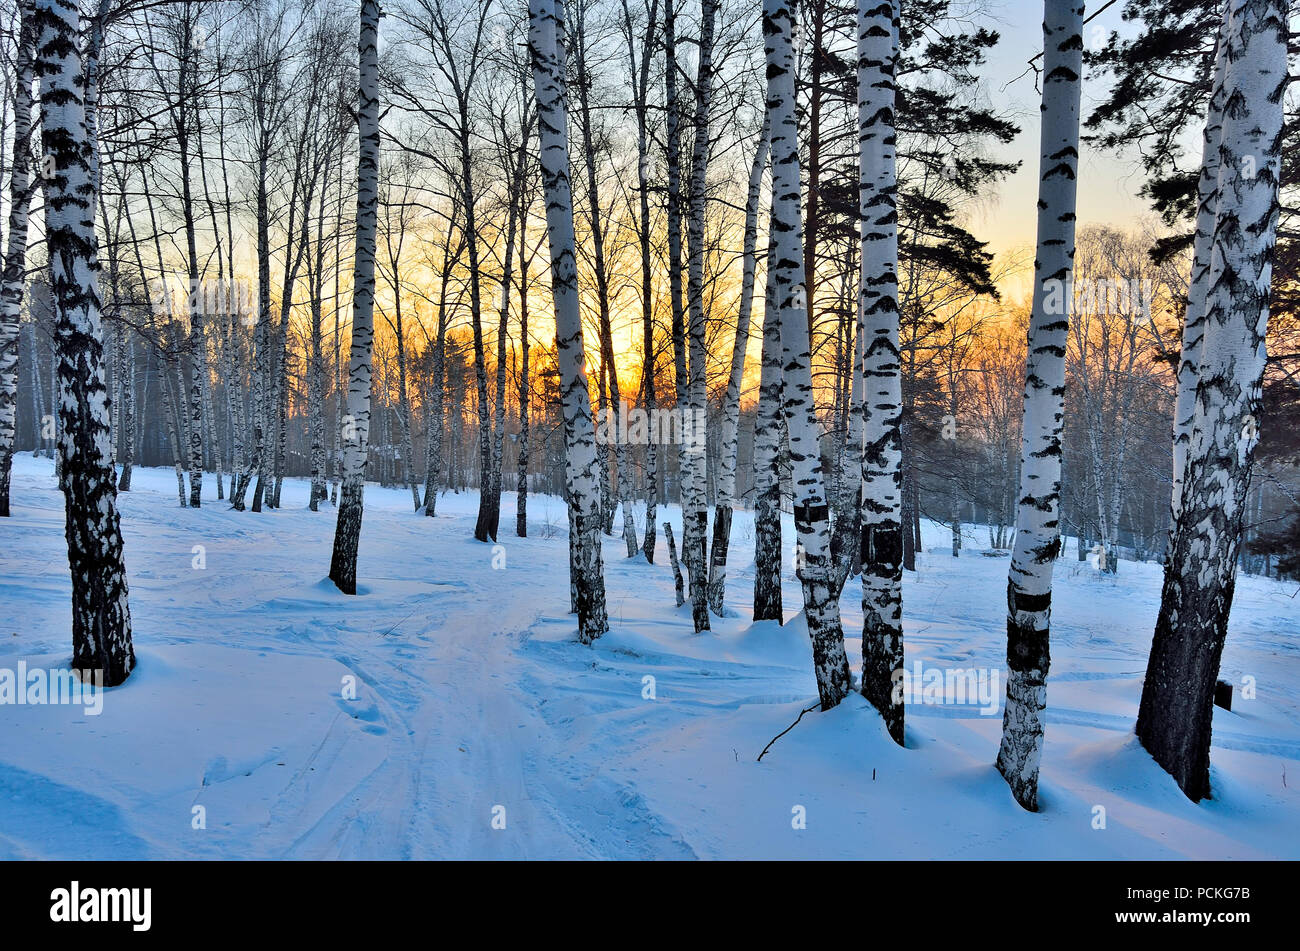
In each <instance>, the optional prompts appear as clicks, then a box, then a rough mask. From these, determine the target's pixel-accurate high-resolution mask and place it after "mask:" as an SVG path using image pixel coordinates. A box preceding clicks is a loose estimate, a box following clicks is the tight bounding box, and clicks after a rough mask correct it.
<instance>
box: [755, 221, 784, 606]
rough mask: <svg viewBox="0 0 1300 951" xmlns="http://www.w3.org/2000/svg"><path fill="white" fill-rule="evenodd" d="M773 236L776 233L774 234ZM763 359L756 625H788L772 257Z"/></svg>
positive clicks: (778, 349) (758, 439) (778, 347)
mask: <svg viewBox="0 0 1300 951" xmlns="http://www.w3.org/2000/svg"><path fill="white" fill-rule="evenodd" d="M769 230H770V229H769ZM766 271H767V277H766V289H765V292H764V308H763V354H762V365H761V369H760V371H759V381H758V407H757V408H756V410H755V413H754V620H755V621H776V622H777V623H778V624H779V623H781V622H782V620H783V616H782V604H781V551H782V549H781V465H780V463H781V401H782V395H781V389H782V381H781V370H782V366H781V353H782V348H781V311H780V308H778V307H777V304H776V283H775V277H776V271H775V269H774V268H773V267H772V251H771V249H770V248H769V249H768V253H767V267H766Z"/></svg>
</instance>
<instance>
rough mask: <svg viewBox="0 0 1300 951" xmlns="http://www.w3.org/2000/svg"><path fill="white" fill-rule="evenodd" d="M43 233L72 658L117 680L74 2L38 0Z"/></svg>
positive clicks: (103, 402) (118, 580)
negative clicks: (50, 306)
mask: <svg viewBox="0 0 1300 951" xmlns="http://www.w3.org/2000/svg"><path fill="white" fill-rule="evenodd" d="M34 14H35V22H34V25H35V29H36V30H37V31H38V38H37V40H36V47H35V73H36V75H37V76H38V77H39V78H40V82H41V95H40V105H41V133H42V144H43V147H44V151H45V155H46V156H47V158H46V159H45V160H44V165H43V167H44V168H45V169H47V170H48V174H45V173H43V174H42V178H43V180H44V185H43V189H44V193H45V240H46V247H47V249H48V252H49V258H50V272H51V277H52V283H53V292H54V302H55V320H56V324H55V349H56V354H57V356H58V368H57V375H58V382H59V406H58V416H59V455H60V459H61V466H60V469H59V482H60V486H61V488H62V490H63V497H64V506H65V516H66V519H65V533H66V536H67V541H68V565H69V568H70V569H71V574H72V667H73V668H74V669H75V670H82V671H87V672H89V671H98V674H97V676H98V677H102V678H103V679H102V681H100V682H101V683H102V684H103V685H105V686H116V685H117V684H120V683H121V682H122V681H124V680H126V678H127V677H128V676H129V675H130V673H131V671H132V670H133V669H134V667H135V651H134V648H133V646H132V642H131V609H130V605H129V603H128V600H127V580H126V564H125V561H124V559H123V545H122V531H121V525H120V522H119V517H118V511H117V489H116V479H115V473H114V471H113V466H112V447H111V434H110V433H109V406H108V388H107V386H106V382H105V373H104V343H103V326H102V323H101V320H100V310H99V286H98V275H97V270H98V264H97V261H96V258H95V207H94V187H93V180H92V179H93V172H92V168H93V165H94V158H93V153H94V148H95V145H94V143H93V142H92V141H91V140H90V136H89V134H88V127H87V124H86V112H85V100H84V98H83V97H84V96H85V95H86V93H87V85H88V84H87V82H86V73H85V66H84V63H83V62H82V58H81V54H80V52H79V51H78V45H77V38H78V36H79V35H80V31H81V23H80V19H81V18H80V15H79V13H78V10H77V7H76V5H75V4H66V3H63V2H60V0H35V2H34Z"/></svg>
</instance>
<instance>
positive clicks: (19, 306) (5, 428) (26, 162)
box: [0, 0, 36, 517]
mask: <svg viewBox="0 0 1300 951" xmlns="http://www.w3.org/2000/svg"><path fill="white" fill-rule="evenodd" d="M33 21H34V17H33V8H32V5H31V2H30V0H22V2H20V3H19V4H18V36H17V38H16V39H17V44H18V49H17V54H18V56H17V62H16V66H15V72H14V124H13V153H12V159H11V161H10V165H9V233H8V235H7V237H6V241H5V251H4V273H3V276H0V517H8V515H9V476H10V472H11V471H12V467H13V457H14V436H15V431H14V430H15V423H16V422H17V417H18V335H19V332H20V330H21V329H22V311H23V289H24V286H25V284H26V281H27V213H28V209H29V207H30V205H31V198H32V168H31V154H32V151H31V150H32V142H31V139H32V63H33V60H34V58H35V42H36V26H35V24H34V22H33Z"/></svg>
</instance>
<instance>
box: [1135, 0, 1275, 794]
mask: <svg viewBox="0 0 1300 951" xmlns="http://www.w3.org/2000/svg"><path fill="white" fill-rule="evenodd" d="M1287 12H1288V11H1287V3H1286V2H1285V0H1233V3H1232V5H1231V7H1230V12H1229V14H1228V15H1229V16H1230V17H1231V23H1230V25H1229V26H1228V28H1227V30H1226V32H1225V33H1224V34H1221V35H1223V36H1225V37H1226V57H1225V58H1226V66H1225V70H1224V89H1223V96H1222V102H1223V111H1222V117H1221V140H1220V145H1219V168H1218V184H1217V192H1218V195H1217V211H1216V214H1215V224H1214V238H1213V241H1212V244H1211V254H1210V273H1209V277H1208V281H1207V285H1206V286H1207V288H1208V299H1207V303H1206V315H1207V316H1206V318H1205V330H1204V341H1203V343H1202V345H1201V354H1200V371H1199V379H1198V381H1197V387H1196V400H1195V414H1194V417H1193V422H1192V433H1191V438H1190V440H1189V443H1188V449H1187V461H1186V469H1185V472H1184V475H1183V485H1182V497H1181V501H1180V504H1179V507H1178V512H1179V515H1178V524H1177V527H1176V528H1175V530H1174V532H1173V537H1172V539H1171V547H1170V550H1169V554H1168V556H1167V560H1166V563H1165V579H1164V586H1163V588H1162V591H1161V597H1160V613H1159V615H1158V616H1157V618H1156V629H1155V636H1154V639H1153V642H1152V645H1151V657H1150V659H1149V661H1148V663H1147V672H1146V679H1145V682H1144V683H1143V687H1142V701H1141V704H1140V706H1139V709H1138V721H1137V735H1138V738H1139V739H1140V740H1141V742H1142V745H1143V746H1145V747H1146V749H1147V750H1148V751H1149V752H1150V753H1151V755H1152V756H1154V757H1155V759H1156V762H1158V763H1159V764H1160V765H1161V766H1162V767H1163V768H1164V769H1165V770H1166V771H1168V772H1169V774H1170V775H1172V776H1173V777H1174V779H1175V780H1176V781H1177V782H1178V785H1179V788H1181V789H1182V790H1183V792H1184V793H1185V794H1186V795H1187V797H1188V798H1189V799H1191V800H1192V801H1193V802H1196V801H1199V800H1201V799H1203V798H1205V797H1206V796H1208V795H1209V794H1210V774H1209V766H1210V728H1211V721H1212V719H1213V712H1214V685H1215V681H1216V679H1217V677H1218V673H1219V662H1220V659H1221V657H1222V654H1223V644H1224V640H1225V638H1226V636H1227V627H1228V613H1229V611H1230V609H1231V607H1232V595H1233V589H1234V586H1235V581H1236V566H1237V553H1238V549H1239V546H1240V543H1241V534H1242V520H1243V517H1244V514H1245V510H1246V501H1247V494H1248V491H1249V488H1250V468H1251V463H1252V458H1253V455H1254V450H1255V445H1256V443H1257V441H1258V427H1259V423H1258V420H1259V418H1260V408H1261V392H1262V387H1261V383H1262V380H1263V374H1264V364H1265V334H1266V332H1267V329H1268V317H1269V306H1270V302H1271V301H1270V297H1271V283H1272V272H1273V250H1274V247H1275V244H1276V240H1277V222H1278V213H1279V205H1278V183H1279V180H1280V177H1281V139H1282V120H1283V96H1284V94H1285V91H1286V85H1287V80H1288V75H1287V38H1288V33H1287ZM1213 108H1214V107H1213V105H1211V120H1213Z"/></svg>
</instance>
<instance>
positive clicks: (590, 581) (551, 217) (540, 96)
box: [528, 0, 609, 644]
mask: <svg viewBox="0 0 1300 951" xmlns="http://www.w3.org/2000/svg"><path fill="white" fill-rule="evenodd" d="M562 11H563V8H562V6H561V5H560V4H559V2H557V0H529V4H528V46H529V53H530V56H531V58H532V64H533V90H534V93H535V95H536V96H537V117H538V130H539V146H540V150H541V152H540V155H541V172H542V187H543V191H544V194H545V200H546V232H547V240H548V244H549V246H550V254H551V293H552V297H553V303H554V311H555V346H556V353H557V358H558V364H559V371H560V386H561V391H562V399H563V413H564V434H565V444H566V448H567V453H566V459H565V484H566V489H567V493H568V503H569V515H570V522H569V524H570V532H571V537H572V542H571V545H570V552H571V555H570V584H571V587H572V589H573V592H574V600H575V601H576V604H575V607H576V608H577V615H578V639H579V640H581V641H582V643H584V644H590V643H591V642H592V641H594V640H595V639H596V638H598V637H600V636H601V635H602V634H603V633H604V632H605V631H606V630H607V629H608V627H609V623H608V618H607V615H606V609H605V577H604V571H603V567H602V562H601V550H600V510H599V505H600V495H599V493H600V487H599V485H598V483H597V468H596V467H597V453H596V432H595V427H594V426H593V424H592V418H591V400H590V397H589V396H588V388H587V387H588V382H587V371H586V350H585V347H584V344H583V339H582V317H581V314H580V313H579V309H578V273H577V258H576V257H575V254H574V243H575V242H574V229H573V192H572V189H571V188H570V185H569V151H568V149H569V131H568V116H567V108H566V103H565V96H564V86H563V82H564V75H565V54H564V45H563V44H564V39H563V36H564V19H563V12H562Z"/></svg>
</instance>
